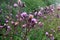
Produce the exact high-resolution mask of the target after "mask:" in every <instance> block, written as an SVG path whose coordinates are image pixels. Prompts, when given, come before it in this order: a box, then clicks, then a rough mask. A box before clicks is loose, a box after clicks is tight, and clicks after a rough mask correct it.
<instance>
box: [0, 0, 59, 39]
mask: <svg viewBox="0 0 60 40" xmlns="http://www.w3.org/2000/svg"><path fill="white" fill-rule="evenodd" d="M6 7H7V10H8V13H7V14H5V16H3V18H4V24H3V25H2V23H0V30H1V32H2V30H4V31H3V33H1V34H0V36H2V38H3V40H4V39H5V38H7V37H9V39H10V40H14V35H17V36H19V37H20V38H21V40H29V39H30V38H29V37H28V36H30V33H31V32H32V30H33V29H34V30H35V31H36V32H37V33H38V34H39V32H38V30H41V29H43V31H42V32H43V33H42V32H41V33H42V35H45V36H46V37H47V38H49V39H50V40H55V37H54V33H56V30H55V29H51V30H49V31H50V32H52V33H50V32H48V30H46V29H45V25H44V22H46V20H47V18H48V17H47V16H46V15H48V16H51V18H50V19H49V20H47V21H48V22H47V24H46V25H48V23H50V22H51V21H52V19H53V17H52V16H54V13H55V7H54V5H49V6H46V7H41V8H39V9H38V10H34V11H33V12H30V13H27V12H25V11H23V10H22V9H23V8H24V7H26V5H25V3H23V2H22V1H21V0H18V2H17V3H14V4H13V7H12V6H11V5H7V6H6ZM14 9H18V10H16V11H17V12H16V14H15V15H13V12H12V11H13V10H14ZM57 10H60V8H59V7H58V8H57ZM2 11H3V10H2V9H0V14H2ZM56 17H58V18H59V15H58V14H57V15H56ZM41 19H43V20H42V21H41ZM52 24H53V23H52ZM52 24H51V25H52ZM51 25H48V26H51ZM47 29H48V27H47ZM57 29H58V31H60V26H59V27H58V28H57ZM38 36H39V35H38ZM33 37H34V38H36V37H37V36H36V33H34V35H33ZM34 40H35V39H34ZM38 40H39V39H38ZM40 40H43V36H42V37H41V39H40ZM46 40H47V39H46Z"/></svg>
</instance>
